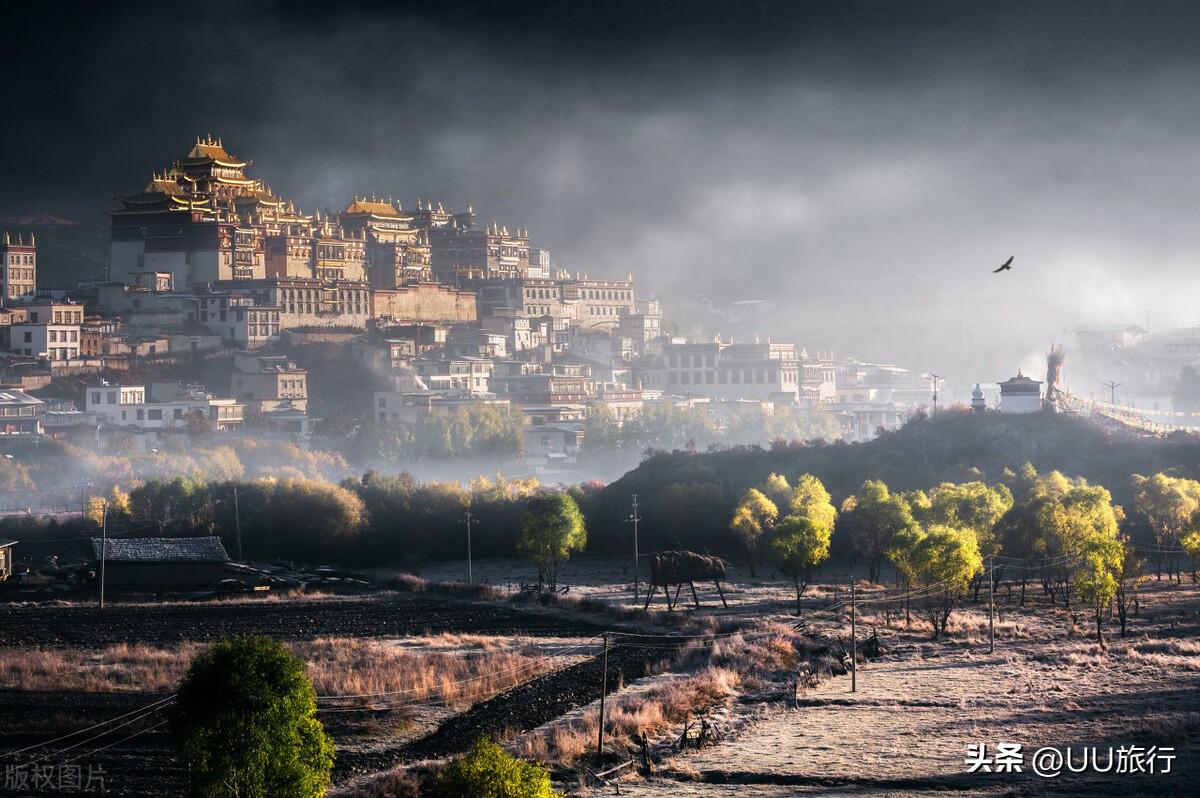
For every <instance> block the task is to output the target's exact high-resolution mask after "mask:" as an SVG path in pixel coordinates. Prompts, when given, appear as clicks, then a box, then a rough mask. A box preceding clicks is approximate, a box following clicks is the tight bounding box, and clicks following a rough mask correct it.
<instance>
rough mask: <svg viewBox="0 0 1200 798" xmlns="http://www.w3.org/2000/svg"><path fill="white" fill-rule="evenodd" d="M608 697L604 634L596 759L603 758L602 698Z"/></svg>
mask: <svg viewBox="0 0 1200 798" xmlns="http://www.w3.org/2000/svg"><path fill="white" fill-rule="evenodd" d="M606 695H608V632H605V633H604V664H603V665H602V666H601V669H600V731H599V732H598V734H597V737H596V758H597V759H599V758H600V757H602V756H604V697H605V696H606Z"/></svg>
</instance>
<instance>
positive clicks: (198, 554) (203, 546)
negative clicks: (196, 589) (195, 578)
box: [92, 537, 229, 562]
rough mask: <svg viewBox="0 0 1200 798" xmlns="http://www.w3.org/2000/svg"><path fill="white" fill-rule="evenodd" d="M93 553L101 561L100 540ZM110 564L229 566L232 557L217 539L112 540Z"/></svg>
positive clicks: (96, 542)
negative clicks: (207, 563) (196, 563)
mask: <svg viewBox="0 0 1200 798" xmlns="http://www.w3.org/2000/svg"><path fill="white" fill-rule="evenodd" d="M92 553H93V555H94V556H95V557H96V558H97V559H99V557H100V538H92ZM105 559H107V560H108V561H109V562H226V561H227V560H228V559H229V555H228V554H226V553H225V547H224V546H223V545H221V539H220V538H218V537H202V538H109V539H108V552H107V556H106V558H105Z"/></svg>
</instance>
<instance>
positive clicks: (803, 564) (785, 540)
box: [771, 515, 833, 615]
mask: <svg viewBox="0 0 1200 798" xmlns="http://www.w3.org/2000/svg"><path fill="white" fill-rule="evenodd" d="M832 534H833V524H832V523H829V524H823V523H820V522H818V521H816V520H814V519H813V518H811V517H810V516H807V515H788V516H784V518H783V520H782V521H780V522H779V524H778V525H777V526H776V527H775V535H774V537H772V538H771V549H772V550H774V552H775V554H776V556H777V557H779V561H780V563H781V564H782V565H783V569H784V570H785V571H787V573H788V575H789V576H791V577H792V584H793V585H795V586H796V614H797V615H799V614H800V596H801V595H803V594H804V591H805V589H806V588H807V587H808V583H809V581H811V579H812V569H813V568H815V567H816V566H818V565H820V564H821V563H823V562H825V561H826V560H827V559H829V541H830V537H831V536H832Z"/></svg>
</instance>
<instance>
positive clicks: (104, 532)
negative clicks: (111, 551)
mask: <svg viewBox="0 0 1200 798" xmlns="http://www.w3.org/2000/svg"><path fill="white" fill-rule="evenodd" d="M107 560H108V502H104V506H103V507H102V509H101V510H100V609H104V564H105V562H106V561H107Z"/></svg>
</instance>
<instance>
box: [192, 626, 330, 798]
mask: <svg viewBox="0 0 1200 798" xmlns="http://www.w3.org/2000/svg"><path fill="white" fill-rule="evenodd" d="M173 720H174V730H175V732H176V734H177V735H178V736H179V737H180V738H181V739H182V752H183V760H184V763H185V766H186V768H187V780H188V791H189V793H190V794H191V795H193V796H197V798H217V796H221V797H222V798H224V796H229V795H237V796H239V798H273V796H281V795H287V796H294V798H308V797H309V796H313V797H314V798H315V796H320V795H324V794H325V789H326V787H327V786H328V784H329V774H330V772H331V771H332V770H333V757H334V750H333V741H332V740H331V739H330V738H329V736H328V735H327V734H326V733H325V729H324V727H322V725H321V723H320V721H318V720H317V700H316V691H315V690H314V689H313V686H312V682H311V681H310V680H309V678H308V676H307V675H306V674H305V670H304V662H303V661H302V660H300V659H299V658H298V657H296V656H295V655H294V654H292V653H291V652H290V651H288V650H287V649H286V648H284V647H283V645H281V644H280V643H278V642H276V641H275V640H272V639H271V638H269V637H263V636H252V635H247V636H243V637H236V638H233V639H231V640H226V641H222V642H220V643H217V644H215V645H213V646H212V647H211V648H209V649H208V650H207V651H205V652H203V653H201V654H199V655H198V656H197V657H196V658H195V659H194V660H193V661H192V665H191V668H190V669H189V670H188V673H187V675H186V676H185V677H184V678H183V681H182V682H181V683H180V685H179V697H178V705H177V708H176V712H175V716H174V718H173Z"/></svg>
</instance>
